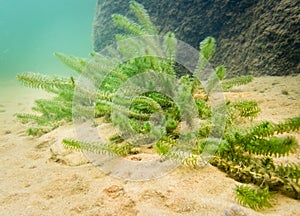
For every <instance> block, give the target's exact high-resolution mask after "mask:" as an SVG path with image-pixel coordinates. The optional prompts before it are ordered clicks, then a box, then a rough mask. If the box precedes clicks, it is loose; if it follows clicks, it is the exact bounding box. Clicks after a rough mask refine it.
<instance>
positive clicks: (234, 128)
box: [17, 1, 300, 209]
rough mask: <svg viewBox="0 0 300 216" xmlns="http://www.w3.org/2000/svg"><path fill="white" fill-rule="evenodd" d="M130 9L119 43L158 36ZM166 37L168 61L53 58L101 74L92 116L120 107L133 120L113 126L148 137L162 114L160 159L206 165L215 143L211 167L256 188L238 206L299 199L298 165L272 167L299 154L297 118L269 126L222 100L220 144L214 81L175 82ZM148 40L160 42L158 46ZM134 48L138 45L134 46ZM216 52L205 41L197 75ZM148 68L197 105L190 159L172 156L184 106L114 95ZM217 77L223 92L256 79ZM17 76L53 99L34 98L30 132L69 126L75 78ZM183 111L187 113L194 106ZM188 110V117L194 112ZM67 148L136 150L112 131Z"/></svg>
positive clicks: (154, 97) (153, 94) (151, 95)
mask: <svg viewBox="0 0 300 216" xmlns="http://www.w3.org/2000/svg"><path fill="white" fill-rule="evenodd" d="M130 6H131V7H130V8H131V11H132V13H133V14H134V15H135V16H136V20H131V19H128V18H127V17H124V16H122V15H119V14H115V15H113V17H112V19H113V20H114V22H115V24H116V26H117V27H119V28H121V29H122V30H124V34H123V35H116V41H117V42H119V41H122V40H124V39H128V38H132V37H136V36H147V35H157V34H158V32H157V31H156V29H155V27H154V26H153V24H152V22H151V21H150V18H149V16H148V14H147V12H146V10H145V9H144V8H143V6H142V5H140V4H138V3H136V2H134V1H131V3H130ZM163 38H164V40H163V42H162V43H163V46H162V47H161V48H160V50H156V51H157V52H163V53H165V56H166V58H160V57H157V56H151V55H149V56H141V57H137V58H134V59H130V60H128V61H126V62H121V63H120V64H118V65H117V66H116V67H113V68H112V67H110V66H107V62H108V63H109V62H110V60H109V59H105V61H106V62H105V63H104V60H103V59H101V56H100V55H99V54H98V53H92V54H91V59H83V58H79V57H74V56H68V55H64V54H61V53H55V56H56V57H57V58H58V59H59V60H61V61H62V62H63V63H64V64H66V65H67V66H69V67H71V68H72V69H74V70H75V71H77V72H78V74H80V75H83V76H87V77H89V78H93V79H98V78H99V77H101V79H102V82H101V83H100V85H99V87H98V89H97V92H96V94H95V95H94V96H93V97H94V98H95V101H94V103H93V106H94V112H93V115H94V116H93V117H94V118H105V119H107V120H108V121H112V117H111V115H113V114H115V113H113V110H114V109H118V111H119V112H120V113H126V115H127V117H128V119H129V123H128V122H125V120H124V118H122V116H116V117H115V118H114V119H115V120H114V121H113V123H114V124H115V125H116V126H118V127H119V128H121V129H122V127H128V125H129V126H130V127H131V128H132V130H133V131H134V132H135V133H137V134H144V135H145V134H148V133H149V132H151V133H152V134H154V132H155V131H154V128H153V123H152V122H150V120H151V118H152V117H153V115H152V114H154V113H157V112H158V113H160V114H161V115H163V116H164V117H165V118H164V124H163V125H164V126H165V130H162V131H158V136H157V137H159V140H157V141H156V142H155V143H152V144H151V145H152V147H153V149H155V150H156V152H157V153H158V154H159V155H162V156H163V157H167V158H170V159H174V160H180V162H182V163H183V164H185V165H188V166H192V167H198V166H201V165H202V163H203V160H202V158H201V154H202V153H203V151H204V149H205V148H207V146H208V147H211V148H214V146H217V148H216V149H215V154H214V155H213V157H212V158H211V159H210V160H209V162H210V163H211V164H212V165H214V166H216V167H218V168H219V169H220V170H222V171H224V172H226V173H227V174H228V176H230V177H231V178H233V179H235V180H237V181H239V182H241V183H252V184H254V185H256V186H255V188H254V187H249V186H247V185H244V186H243V185H242V186H237V187H236V189H235V191H236V194H237V200H238V201H239V202H240V203H241V204H243V205H247V206H249V207H251V208H254V209H259V208H262V207H270V206H271V202H270V199H271V198H272V197H273V195H272V194H273V193H271V192H273V191H280V192H283V193H284V194H286V195H288V196H291V197H294V198H296V199H300V184H299V178H300V170H299V164H278V163H275V162H274V157H281V156H286V155H289V154H290V153H293V152H295V151H296V149H297V147H298V144H297V141H296V139H295V138H294V137H293V136H291V135H285V133H287V132H293V131H298V130H299V128H300V116H299V117H295V118H291V119H287V120H285V121H283V122H281V123H273V122H268V121H263V122H259V123H253V121H251V120H252V119H254V118H255V117H256V116H257V115H258V113H259V112H260V109H259V105H258V103H257V102H256V101H249V100H241V101H237V102H236V101H235V102H232V101H229V100H228V101H226V103H225V108H226V113H224V116H225V121H226V127H225V128H224V132H223V133H222V135H221V138H220V139H218V140H217V141H216V140H214V139H212V138H210V134H211V130H212V128H213V121H212V117H213V115H214V113H213V111H212V106H211V99H210V93H211V91H210V87H209V86H210V84H209V83H210V82H211V83H214V82H215V80H213V79H210V80H208V84H207V86H204V85H203V84H202V83H201V82H200V81H199V80H198V79H197V78H195V77H192V76H189V75H186V76H182V77H179V78H177V76H176V70H177V68H176V65H175V63H176V62H175V57H176V44H177V40H176V38H175V35H174V34H173V33H171V32H169V33H167V34H166V35H165V36H164V37H163ZM129 42H130V41H129ZM131 42H132V41H131ZM148 42H149V43H154V44H155V43H156V41H148ZM121 45H122V43H117V46H118V47H117V49H118V51H119V52H120V53H121V54H122V55H123V56H126V55H127V56H130V54H129V53H130V52H132V50H130V49H128V47H122V46H121ZM131 45H132V46H133V47H134V44H131ZM153 47H154V49H156V48H157V46H155V45H153ZM215 49H216V41H215V40H214V39H213V38H212V37H208V38H206V39H205V40H203V41H202V42H201V43H200V52H199V63H198V66H197V68H196V70H197V73H202V72H203V71H202V70H203V68H204V65H203V60H206V61H207V60H209V59H210V58H211V56H212V55H213V53H214V52H215ZM93 69H96V71H97V72H98V73H99V74H95V73H93V72H91V71H92V70H93ZM107 71H109V73H107ZM149 71H151V72H153V73H159V74H160V75H161V76H162V77H164V76H163V74H166V75H168V77H173V78H174V79H176V80H177V82H178V83H179V84H181V85H182V86H183V90H182V91H180V94H179V96H178V97H179V98H178V101H183V102H186V101H189V100H193V101H194V104H195V105H196V109H197V114H198V116H199V118H200V119H201V125H200V126H199V128H198V130H197V133H196V142H195V144H194V145H191V146H190V149H189V150H188V151H189V152H188V154H186V155H184V157H181V156H182V155H176V154H174V151H173V149H174V148H176V142H177V140H178V139H179V137H180V127H181V126H182V125H183V122H182V119H183V118H185V119H187V124H189V123H190V124H192V123H191V122H189V119H190V118H192V116H188V115H185V116H183V114H182V112H184V106H183V105H182V106H181V107H180V106H179V105H178V104H176V103H175V102H174V100H173V99H172V98H171V97H170V96H168V95H165V94H163V93H160V92H158V91H148V92H144V93H143V94H141V95H139V96H137V97H134V98H132V99H131V100H130V101H125V100H124V98H123V99H122V98H120V97H118V95H117V94H118V89H119V88H120V87H122V83H125V82H127V81H128V80H130V78H133V77H135V76H136V75H138V74H142V73H144V72H149ZM101 72H103V74H101ZM215 74H216V76H217V78H218V82H219V81H220V83H221V86H222V88H223V90H224V91H230V89H232V88H233V87H234V86H237V85H244V84H247V83H249V82H251V81H252V77H251V76H242V77H236V78H232V79H226V78H225V77H226V69H225V67H224V66H222V65H221V66H218V67H216V69H215ZM104 75H105V76H104ZM17 78H18V80H19V81H20V82H22V83H23V84H24V85H26V86H28V87H31V88H38V89H43V90H45V91H47V92H49V93H52V94H53V95H54V96H53V98H51V99H41V100H36V101H35V106H34V107H33V108H32V109H33V111H36V112H37V114H36V115H33V114H18V115H17V117H18V118H19V119H20V120H21V121H22V122H24V123H30V127H29V129H28V134H30V135H41V134H43V133H47V132H48V131H51V130H53V129H55V128H57V127H58V126H59V125H62V124H65V123H67V122H71V121H72V117H73V116H72V107H73V98H74V91H75V90H76V89H77V90H78V89H80V88H81V86H80V84H79V82H78V79H77V78H75V77H70V78H61V77H48V76H43V75H40V74H33V73H24V74H20V75H18V76H17ZM164 81H165V84H166V85H169V84H170V82H169V81H170V80H164ZM162 82H163V81H162ZM171 84H172V83H171ZM212 85H213V84H212ZM170 88H171V87H170ZM91 94H92V93H91ZM125 99H126V98H125ZM124 104H129V105H130V106H129V108H128V109H126V108H124V106H123V105H124ZM186 109H190V107H187V108H186ZM186 113H189V111H187V112H186ZM118 117H120V118H118ZM190 120H191V119H190ZM249 122H250V123H249ZM153 131H154V132H153ZM216 142H218V144H216ZM63 144H64V146H65V147H66V148H71V149H75V150H86V151H92V152H96V153H109V154H114V155H118V156H126V155H129V154H133V153H135V151H133V150H132V149H133V148H134V147H135V145H134V143H130V142H129V141H128V140H126V139H124V137H123V136H122V134H120V135H119V134H115V135H114V136H112V137H111V138H110V143H107V144H105V145H101V146H99V145H96V144H94V143H91V142H85V141H78V140H71V139H67V138H66V139H64V140H63ZM145 144H148V143H145Z"/></svg>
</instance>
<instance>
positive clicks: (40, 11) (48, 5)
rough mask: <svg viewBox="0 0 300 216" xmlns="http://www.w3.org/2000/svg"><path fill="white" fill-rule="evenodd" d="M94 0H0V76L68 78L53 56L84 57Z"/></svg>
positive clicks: (89, 45)
mask: <svg viewBox="0 0 300 216" xmlns="http://www.w3.org/2000/svg"><path fill="white" fill-rule="evenodd" d="M95 5H96V1H95V0H0V31H1V34H0V76H1V80H2V81H3V80H6V79H14V77H15V76H16V74H18V73H22V72H38V73H43V74H56V75H64V76H67V75H70V74H72V73H73V72H72V71H71V70H70V69H68V68H67V67H66V66H64V65H63V64H62V63H61V62H60V61H59V60H58V59H56V57H54V56H53V52H56V51H57V52H63V53H66V54H70V55H75V56H80V57H88V56H89V53H90V52H91V50H92V22H93V18H94V13H95Z"/></svg>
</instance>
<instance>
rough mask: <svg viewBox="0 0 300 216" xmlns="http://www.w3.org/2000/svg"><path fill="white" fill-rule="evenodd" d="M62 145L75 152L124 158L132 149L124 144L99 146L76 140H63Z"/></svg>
mask: <svg viewBox="0 0 300 216" xmlns="http://www.w3.org/2000/svg"><path fill="white" fill-rule="evenodd" d="M62 142H63V145H64V146H65V147H66V148H69V149H73V150H77V151H89V152H93V153H98V154H111V155H118V156H126V155H128V154H129V153H130V151H131V149H132V148H133V146H132V145H130V144H128V143H125V144H118V145H116V144H105V145H99V144H97V143H94V144H93V143H87V142H79V141H76V140H70V139H64V140H63V141H62Z"/></svg>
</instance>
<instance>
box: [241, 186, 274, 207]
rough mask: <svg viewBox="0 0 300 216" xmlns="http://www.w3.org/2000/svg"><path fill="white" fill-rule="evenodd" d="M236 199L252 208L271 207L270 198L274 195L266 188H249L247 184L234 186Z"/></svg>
mask: <svg viewBox="0 0 300 216" xmlns="http://www.w3.org/2000/svg"><path fill="white" fill-rule="evenodd" d="M235 192H236V195H237V196H236V198H237V200H238V201H239V202H240V203H241V204H242V205H244V206H249V207H250V208H253V209H261V208H264V207H272V204H271V202H270V201H271V200H272V198H273V197H274V196H273V194H271V193H270V192H269V190H268V188H264V189H261V188H257V189H255V188H251V187H249V186H243V185H241V186H236V188H235Z"/></svg>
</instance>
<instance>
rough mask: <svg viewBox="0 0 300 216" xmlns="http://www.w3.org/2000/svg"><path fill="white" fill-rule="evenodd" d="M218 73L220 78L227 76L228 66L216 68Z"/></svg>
mask: <svg viewBox="0 0 300 216" xmlns="http://www.w3.org/2000/svg"><path fill="white" fill-rule="evenodd" d="M216 74H217V76H218V78H219V79H220V80H223V79H224V78H225V76H226V68H225V67H224V65H221V66H218V67H217V68H216Z"/></svg>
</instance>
